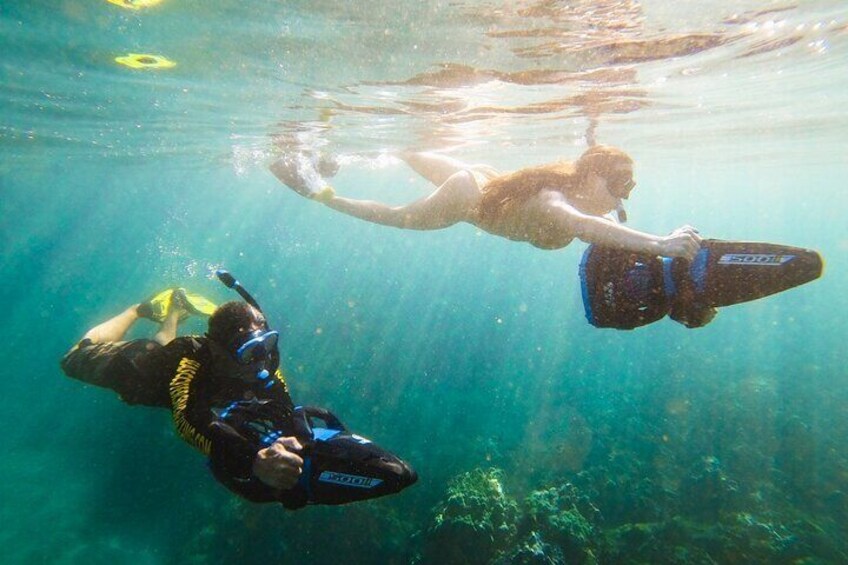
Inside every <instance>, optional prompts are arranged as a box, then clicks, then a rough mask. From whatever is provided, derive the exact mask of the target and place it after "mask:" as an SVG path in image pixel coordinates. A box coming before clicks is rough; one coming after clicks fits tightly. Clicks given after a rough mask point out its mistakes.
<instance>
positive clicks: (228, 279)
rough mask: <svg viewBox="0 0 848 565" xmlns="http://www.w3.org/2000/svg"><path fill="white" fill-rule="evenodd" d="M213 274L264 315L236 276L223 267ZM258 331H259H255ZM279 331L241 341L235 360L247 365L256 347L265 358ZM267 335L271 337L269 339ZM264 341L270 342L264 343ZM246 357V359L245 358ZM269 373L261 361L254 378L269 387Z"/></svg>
mask: <svg viewBox="0 0 848 565" xmlns="http://www.w3.org/2000/svg"><path fill="white" fill-rule="evenodd" d="M215 276H217V277H218V280H219V281H221V282H222V283H223V284H224V286H226V287H227V288H231V289H233V290H235V291H236V292H238V293H239V296H241V297H242V298H243V299H244V301H245V302H247V303H248V304H250V305H251V306H253V307H254V308H256V309H257V310H258V311H259V312H262V315H263V316H265V312H263V311H262V307H261V306H259V303H258V302H257V301H256V299H255V298H253V296H252V295H251V294H250V293H249V292H247V289H245V288H244V287H243V286H242V285H241V283H240V282H238V280H236V278H235V277H234V276H233V275H231V274H230V272H229V271H225V270H224V269H218V270H217V271H215ZM265 327H266V329H267V327H268V326H267V317H266V326H265ZM256 333H260V332H256ZM278 335H279V332H276V331H266V332H263V333H262V335H257V336H254V337H253V338H251V339H249V340H247V341H246V342H245V343H243V344H242V345H241V346H240V347H239V348H238V350H237V351H235V352H234V353H235V357H236V360H237V361H238V362H239V363H242V364H246V365H249V364H251V363H252V362H253V352H254V351H255V350H256V349H263V350H264V353H263V359H265V358H267V356H268V355H269V353H270V349H274V350H276V348H277V336H278ZM269 337H270V338H271V339H269ZM266 342H267V343H269V344H270V346H269V345H266ZM245 359H246V360H245ZM270 377H271V373H270V371H268V369H266V368H265V363H264V361H262V365H261V368H260V369H259V370H258V371H257V372H256V378H257V379H259V380H260V381H262V382H263V383H265V388H270V387H271V386H273V385H274V382H276V381H275V379H272V378H270Z"/></svg>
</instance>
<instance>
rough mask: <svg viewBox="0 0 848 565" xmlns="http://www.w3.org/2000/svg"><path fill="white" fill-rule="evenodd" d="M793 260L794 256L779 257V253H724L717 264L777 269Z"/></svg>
mask: <svg viewBox="0 0 848 565" xmlns="http://www.w3.org/2000/svg"><path fill="white" fill-rule="evenodd" d="M794 258H795V256H794V255H781V254H779V253H725V254H724V255H722V256H721V258H720V259H719V260H718V264H719V265H762V266H766V267H779V266H780V265H783V264H784V263H788V262H789V261H791V260H792V259H794Z"/></svg>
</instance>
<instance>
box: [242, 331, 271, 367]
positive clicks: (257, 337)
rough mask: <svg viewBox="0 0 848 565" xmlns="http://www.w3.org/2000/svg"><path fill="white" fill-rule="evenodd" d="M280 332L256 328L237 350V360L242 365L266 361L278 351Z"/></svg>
mask: <svg viewBox="0 0 848 565" xmlns="http://www.w3.org/2000/svg"><path fill="white" fill-rule="evenodd" d="M279 336H280V332H278V331H274V330H271V331H263V330H256V331H255V332H253V333H252V334H251V338H250V339H249V340H247V341H245V342H244V343H243V344H242V345H241V346H240V347H239V348H238V349H237V350H236V360H237V361H238V362H239V363H240V364H242V365H253V364H254V363H257V362H260V361H265V360H266V359H268V358H269V357H271V356H272V355H274V354H275V353H276V351H277V341H278V339H279Z"/></svg>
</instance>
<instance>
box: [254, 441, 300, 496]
mask: <svg viewBox="0 0 848 565" xmlns="http://www.w3.org/2000/svg"><path fill="white" fill-rule="evenodd" d="M302 449H303V446H302V445H301V444H300V442H299V441H297V438H295V437H281V438H280V439H278V440H277V441H275V442H274V443H272V444H271V445H270V446H268V447H266V448H264V449H260V450H259V451H258V452H257V453H256V458H255V459H254V460H253V474H254V475H255V476H256V477H257V478H258V479H259V480H260V481H262V482H263V483H265V484H266V485H268V486H270V487H272V488H275V489H279V490H288V489H290V488H292V487H293V486H295V485H296V484H297V480H298V478H299V477H300V474H301V473H302V472H303V458H301V456H300V455H298V454H297V453H296V452H298V451H301V450H302Z"/></svg>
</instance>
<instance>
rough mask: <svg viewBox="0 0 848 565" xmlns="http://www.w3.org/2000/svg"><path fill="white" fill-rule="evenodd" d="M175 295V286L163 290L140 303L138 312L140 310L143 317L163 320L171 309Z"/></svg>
mask: <svg viewBox="0 0 848 565" xmlns="http://www.w3.org/2000/svg"><path fill="white" fill-rule="evenodd" d="M173 297H174V289H173V288H169V289H167V290H163V291H162V292H159V293H157V294H154V295H153V296H151V297H150V298H148V299H147V300H145V301H144V302H142V303H141V304H139V306H138V308H137V309H136V312H138V315H139V316H141V317H142V318H147V319H148V320H153V321H154V322H162V321H164V320H165V318H166V317H167V316H168V312H170V311H171V302H172V299H173Z"/></svg>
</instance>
